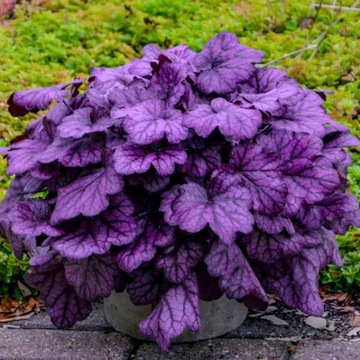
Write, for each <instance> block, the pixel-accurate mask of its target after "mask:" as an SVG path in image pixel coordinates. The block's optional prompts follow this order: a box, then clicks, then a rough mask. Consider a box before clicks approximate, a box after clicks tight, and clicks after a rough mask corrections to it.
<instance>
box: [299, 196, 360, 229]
mask: <svg viewBox="0 0 360 360" xmlns="http://www.w3.org/2000/svg"><path fill="white" fill-rule="evenodd" d="M297 218H298V220H299V221H300V222H301V223H302V224H303V225H305V226H307V227H309V228H310V229H319V228H321V227H322V226H323V225H324V224H326V227H327V228H329V229H332V230H333V231H334V232H335V233H340V234H345V233H346V231H347V229H348V227H349V226H350V225H353V226H358V225H360V215H359V204H358V201H357V198H356V196H354V195H349V194H341V193H334V194H332V195H329V196H326V197H324V199H323V200H322V201H320V202H319V203H315V204H312V205H307V204H305V205H303V206H302V207H301V208H300V211H299V214H298V216H297ZM338 224H339V225H340V224H342V225H341V226H340V227H338Z"/></svg>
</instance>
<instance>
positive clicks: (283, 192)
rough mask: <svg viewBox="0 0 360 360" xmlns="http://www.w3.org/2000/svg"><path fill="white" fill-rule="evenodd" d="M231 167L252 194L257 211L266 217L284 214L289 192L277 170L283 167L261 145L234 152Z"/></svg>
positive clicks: (241, 148) (240, 145) (237, 149)
mask: <svg viewBox="0 0 360 360" xmlns="http://www.w3.org/2000/svg"><path fill="white" fill-rule="evenodd" d="M229 163H230V165H231V166H233V167H234V168H235V169H236V171H237V175H238V178H239V181H240V183H242V186H244V187H246V188H247V189H249V191H250V192H251V195H252V198H253V202H254V210H256V211H257V212H259V213H260V214H262V215H277V214H280V213H281V212H282V210H283V209H284V207H285V204H286V200H287V199H286V197H287V195H288V189H287V187H286V185H285V184H284V181H283V179H282V177H281V173H280V172H279V171H278V170H277V169H278V167H279V165H280V163H279V158H278V157H277V156H275V154H274V153H270V152H266V151H265V149H264V148H263V147H262V146H259V145H258V144H253V143H250V142H248V143H242V144H239V145H237V146H235V147H234V148H233V150H232V153H231V157H230V162H229Z"/></svg>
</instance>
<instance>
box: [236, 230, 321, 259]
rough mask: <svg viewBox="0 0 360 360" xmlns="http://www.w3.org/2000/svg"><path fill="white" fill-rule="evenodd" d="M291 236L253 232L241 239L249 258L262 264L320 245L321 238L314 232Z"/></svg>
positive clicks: (302, 232)
mask: <svg viewBox="0 0 360 360" xmlns="http://www.w3.org/2000/svg"><path fill="white" fill-rule="evenodd" d="M297 230H298V232H297V233H295V234H294V235H292V236H289V235H286V234H283V233H280V234H267V233H264V232H260V231H253V232H252V233H251V234H250V235H244V236H242V237H241V243H242V244H244V246H245V247H246V251H247V253H248V255H249V257H251V258H254V259H257V260H260V261H261V262H264V263H274V262H276V261H278V260H279V259H280V258H281V257H283V256H284V255H290V254H297V253H299V252H300V251H301V250H302V249H303V248H307V247H313V246H316V245H319V244H320V243H321V238H320V236H319V235H318V233H316V232H314V231H307V232H304V231H299V229H297Z"/></svg>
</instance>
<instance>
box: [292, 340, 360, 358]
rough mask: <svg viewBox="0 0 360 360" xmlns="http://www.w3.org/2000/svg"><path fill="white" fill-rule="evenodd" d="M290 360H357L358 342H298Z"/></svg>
mask: <svg viewBox="0 0 360 360" xmlns="http://www.w3.org/2000/svg"><path fill="white" fill-rule="evenodd" d="M290 359H291V360H307V359H311V360H359V359H360V342H359V341H336V340H334V341H321V340H318V341H312V340H307V341H306V342H300V343H299V344H297V346H296V350H295V352H294V354H293V355H292V356H291V358H290Z"/></svg>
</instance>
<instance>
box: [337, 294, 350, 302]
mask: <svg viewBox="0 0 360 360" xmlns="http://www.w3.org/2000/svg"><path fill="white" fill-rule="evenodd" d="M348 297H349V294H348V293H344V294H341V296H339V298H338V299H337V300H338V301H339V302H344V301H345V300H346V299H347V298H348Z"/></svg>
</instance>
